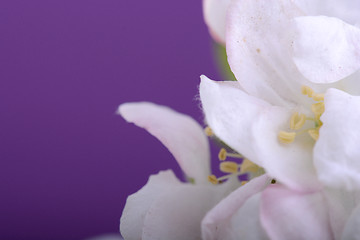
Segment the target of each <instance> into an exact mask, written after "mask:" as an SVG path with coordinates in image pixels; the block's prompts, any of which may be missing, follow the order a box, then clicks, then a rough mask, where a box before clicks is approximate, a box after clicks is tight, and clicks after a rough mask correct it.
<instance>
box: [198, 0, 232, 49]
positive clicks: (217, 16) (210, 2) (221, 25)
mask: <svg viewBox="0 0 360 240" xmlns="http://www.w3.org/2000/svg"><path fill="white" fill-rule="evenodd" d="M230 1H231V0H203V12H204V18H205V23H206V24H207V26H208V28H209V31H210V33H211V35H212V36H213V38H214V39H215V40H216V41H217V42H219V43H221V44H225V22H226V11H227V8H228V6H229V4H230Z"/></svg>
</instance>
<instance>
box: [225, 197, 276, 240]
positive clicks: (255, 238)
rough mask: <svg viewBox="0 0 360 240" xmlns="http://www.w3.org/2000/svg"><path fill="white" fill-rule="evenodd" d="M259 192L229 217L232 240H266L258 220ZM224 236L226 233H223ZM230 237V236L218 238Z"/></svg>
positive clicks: (266, 236)
mask: <svg viewBox="0 0 360 240" xmlns="http://www.w3.org/2000/svg"><path fill="white" fill-rule="evenodd" d="M260 201H261V193H257V194H255V195H254V196H252V197H250V198H249V199H248V200H247V201H246V202H245V204H244V205H243V206H242V207H241V208H239V209H238V211H236V213H235V214H234V215H233V217H232V218H231V223H230V224H231V225H230V226H231V229H232V230H233V238H232V239H233V240H239V239H241V240H266V239H269V237H268V235H267V233H266V232H265V230H264V228H263V227H262V225H261V221H260V205H261V204H260ZM225 236H226V235H225ZM220 239H227V240H228V239H230V238H227V237H225V238H220Z"/></svg>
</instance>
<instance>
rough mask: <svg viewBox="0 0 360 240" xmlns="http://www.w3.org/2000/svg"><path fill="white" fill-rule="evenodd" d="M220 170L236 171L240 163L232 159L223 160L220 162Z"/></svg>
mask: <svg viewBox="0 0 360 240" xmlns="http://www.w3.org/2000/svg"><path fill="white" fill-rule="evenodd" d="M220 171H222V172H224V173H236V172H237V171H238V164H237V163H236V162H231V161H226V162H222V163H220Z"/></svg>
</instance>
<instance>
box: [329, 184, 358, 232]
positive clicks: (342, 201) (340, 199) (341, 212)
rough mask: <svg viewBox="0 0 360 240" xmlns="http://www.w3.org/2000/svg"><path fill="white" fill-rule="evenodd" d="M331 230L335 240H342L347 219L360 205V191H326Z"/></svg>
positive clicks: (330, 189) (331, 189) (332, 189)
mask: <svg viewBox="0 0 360 240" xmlns="http://www.w3.org/2000/svg"><path fill="white" fill-rule="evenodd" d="M324 195H325V198H326V202H327V207H328V211H329V219H330V225H331V229H332V230H333V235H334V238H335V239H341V235H342V232H343V231H344V227H345V224H346V222H347V219H348V218H349V217H350V215H351V213H352V212H353V210H354V209H355V207H356V206H357V205H358V204H359V203H360V191H352V192H349V191H346V190H344V189H334V188H327V189H325V191H324Z"/></svg>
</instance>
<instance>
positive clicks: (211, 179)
mask: <svg viewBox="0 0 360 240" xmlns="http://www.w3.org/2000/svg"><path fill="white" fill-rule="evenodd" d="M208 181H209V182H211V183H212V184H218V183H219V180H218V179H217V178H216V176H215V175H209V176H208Z"/></svg>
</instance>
